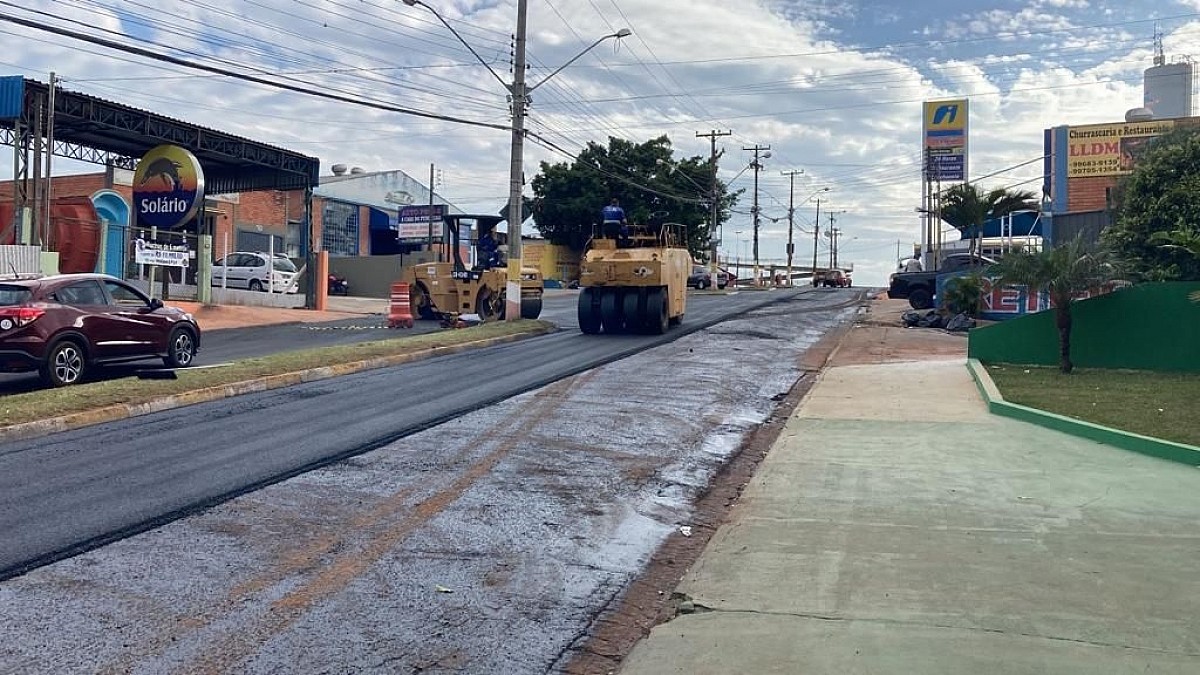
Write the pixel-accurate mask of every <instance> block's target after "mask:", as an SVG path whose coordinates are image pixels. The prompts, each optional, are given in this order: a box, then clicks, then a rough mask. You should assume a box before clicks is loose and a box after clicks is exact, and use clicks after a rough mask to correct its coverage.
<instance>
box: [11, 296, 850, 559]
mask: <svg viewBox="0 0 1200 675" xmlns="http://www.w3.org/2000/svg"><path fill="white" fill-rule="evenodd" d="M853 297H855V296H852V295H850V294H848V293H846V292H844V291H843V292H833V291H832V289H831V290H830V291H826V290H824V289H820V290H816V289H801V290H797V291H772V292H767V293H759V292H745V293H740V294H735V295H730V296H693V297H692V298H691V301H690V304H689V311H688V315H687V318H686V319H685V322H684V325H683V326H682V327H678V328H675V329H674V330H672V331H670V332H669V333H668V334H667V335H664V336H640V335H639V336H635V335H618V336H585V335H582V334H580V333H578V332H577V329H572V328H571V327H570V326H571V324H573V323H574V315H573V314H574V310H573V306H571V303H573V296H564V297H563V299H562V300H559V301H558V302H556V303H548V307H547V311H546V312H545V315H546V317H548V318H550V319H551V320H553V321H556V322H558V323H560V324H561V325H563V326H564V328H565V330H564V331H562V332H560V333H556V334H552V335H547V336H543V337H539V338H534V339H530V340H526V341H522V342H518V343H511V344H505V345H498V346H495V347H490V348H487V349H481V350H475V351H470V352H465V353H461V354H456V355H451V356H445V357H440V358H436V359H430V360H428V361H423V362H418V363H413V364H409V365H406V366H402V367H398V368H389V369H382V370H375V371H369V372H364V373H360V374H357V375H352V376H347V377H342V378H336V379H333V380H324V381H321V382H314V383H310V384H305V385H300V386H296V387H290V388H285V389H280V390H275V391H270V392H264V393H261V394H252V395H247V396H240V397H236V398H232V399H227V400H222V401H215V402H212V403H207V404H202V405H196V406H190V407H186V408H181V409H178V410H173V411H167V412H163V413H158V414H153V415H147V416H143V417H138V418H134V419H129V420H124V421H121V422H115V423H110V424H104V425H99V426H95V427H90V428H85V429H80V430H76V431H72V432H66V433H62V434H57V435H54V436H49V437H44V438H39V439H34V440H30V441H23V442H15V443H9V444H5V445H0V532H3V533H4V542H5V545H4V547H3V548H2V549H0V579H3V578H8V577H11V576H13V575H16V574H20V573H22V572H23V571H26V570H28V569H32V568H34V567H37V566H40V565H43V564H46V563H49V562H52V561H54V560H57V559H61V558H64V557H68V556H70V555H74V554H76V553H79V552H81V551H84V550H88V549H91V548H94V547H96V546H100V545H103V544H104V543H107V542H109V541H114V540H116V539H119V538H122V537H125V536H128V535H130V534H133V533H136V532H140V531H144V530H146V529H150V528H152V527H155V526H157V525H159V524H162V523H165V522H168V521H170V520H174V519H176V518H179V517H182V516H184V515H187V514H189V513H192V512H194V511H196V510H198V509H202V508H205V507H207V506H210V505H212V504H216V503H219V502H221V501H224V500H227V499H229V498H231V497H233V496H236V495H239V494H243V493H245V492H248V491H251V490H254V489H257V488H259V487H262V486H264V485H267V484H271V483H275V482H278V481H280V480H283V479H285V478H288V477H291V476H294V475H298V474H300V473H303V472H305V471H308V470H311V469H313V468H315V467H318V466H322V465H325V464H329V463H332V462H336V461H339V460H341V459H344V458H347V457H350V456H354V455H357V454H361V453H363V452H366V451H369V450H371V449H374V448H378V447H381V446H383V445H385V444H387V443H390V442H392V441H394V440H396V439H398V438H401V437H403V436H406V435H409V434H412V433H414V432H416V431H419V430H422V429H426V428H429V427H432V426H434V425H436V424H439V423H441V422H444V421H447V420H449V419H452V418H454V417H456V416H459V415H461V414H463V413H465V412H468V411H471V410H475V409H478V408H480V407H483V406H486V405H488V404H490V403H493V402H497V401H500V400H503V399H506V398H508V397H510V396H513V395H515V394H517V393H520V392H523V391H528V390H530V389H533V388H536V387H540V386H543V385H545V384H548V383H550V382H554V381H556V380H558V379H561V378H563V377H566V376H568V375H571V374H575V373H579V372H582V371H584V370H587V369H590V368H593V367H595V366H598V365H601V364H604V363H608V362H611V361H614V360H616V359H620V358H623V357H624V356H626V355H629V354H633V353H636V352H638V351H641V350H644V349H647V348H649V347H651V346H654V345H657V344H662V343H664V342H667V341H670V340H673V339H676V338H678V337H680V336H681V335H684V334H686V333H687V332H689V331H692V330H698V329H700V328H702V327H704V326H707V325H712V324H713V323H716V322H719V321H721V320H724V319H726V318H729V317H732V316H736V315H738V314H741V313H744V312H745V311H747V310H749V309H752V308H755V307H760V306H763V305H765V304H768V303H771V302H774V301H779V300H784V299H789V298H791V299H793V301H792V302H790V303H788V307H789V308H790V309H791V308H794V310H795V311H804V310H806V309H814V310H815V309H819V308H822V307H823V308H829V307H834V306H838V305H840V304H843V303H845V302H847V301H848V300H851V298H853ZM551 304H552V306H550V305H551ZM559 305H561V306H559ZM330 332H334V331H330ZM346 332H352V331H346ZM347 339H348V338H347Z"/></svg>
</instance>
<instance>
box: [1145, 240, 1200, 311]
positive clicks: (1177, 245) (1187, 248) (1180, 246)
mask: <svg viewBox="0 0 1200 675" xmlns="http://www.w3.org/2000/svg"><path fill="white" fill-rule="evenodd" d="M1150 239H1151V241H1155V242H1158V243H1159V245H1160V246H1162V247H1163V248H1170V249H1174V250H1178V251H1184V252H1186V253H1187V254H1188V255H1190V256H1192V257H1193V258H1196V259H1197V260H1200V229H1196V228H1194V227H1185V228H1181V229H1178V230H1172V231H1170V232H1159V233H1157V234H1155V235H1154V236H1153V237H1151V238H1150ZM1188 297H1189V298H1191V299H1192V302H1200V291H1196V292H1194V293H1192V294H1191V295H1189V296H1188Z"/></svg>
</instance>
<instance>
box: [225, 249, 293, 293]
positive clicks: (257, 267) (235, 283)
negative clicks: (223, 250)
mask: <svg viewBox="0 0 1200 675" xmlns="http://www.w3.org/2000/svg"><path fill="white" fill-rule="evenodd" d="M268 258H270V255H268V254H266V253H262V252H257V253H251V252H248V251H236V252H234V253H230V254H229V255H227V256H225V257H224V258H221V259H220V260H218V261H216V262H215V263H213V277H212V285H213V286H223V287H226V288H245V289H248V290H251V291H265V290H267V288H268V284H270V289H271V291H272V292H274V293H295V292H296V288H297V284H296V277H297V276H299V272H298V271H297V270H296V265H295V264H293V263H292V261H291V260H289V259H288V257H287V256H285V255H283V254H282V253H276V254H275V257H274V259H273V260H271V264H269V265H268V264H267V261H268Z"/></svg>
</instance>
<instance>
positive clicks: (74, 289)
mask: <svg viewBox="0 0 1200 675" xmlns="http://www.w3.org/2000/svg"><path fill="white" fill-rule="evenodd" d="M54 297H55V298H57V299H58V301H59V302H61V303H62V304H64V305H107V304H108V299H107V298H105V297H104V291H103V290H102V289H101V288H100V284H98V283H96V282H95V281H82V282H80V283H77V284H71V285H70V286H67V287H65V288H60V289H58V292H56V293H55V294H54Z"/></svg>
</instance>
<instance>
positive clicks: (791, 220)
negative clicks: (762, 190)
mask: <svg viewBox="0 0 1200 675" xmlns="http://www.w3.org/2000/svg"><path fill="white" fill-rule="evenodd" d="M779 173H780V174H781V175H784V176H787V177H788V243H787V285H788V286H791V285H792V254H794V253H795V252H796V245H795V244H793V243H792V231H793V230H794V229H795V227H796V218H795V215H796V176H800V175H803V174H804V169H796V170H794V171H780V172H779Z"/></svg>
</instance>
